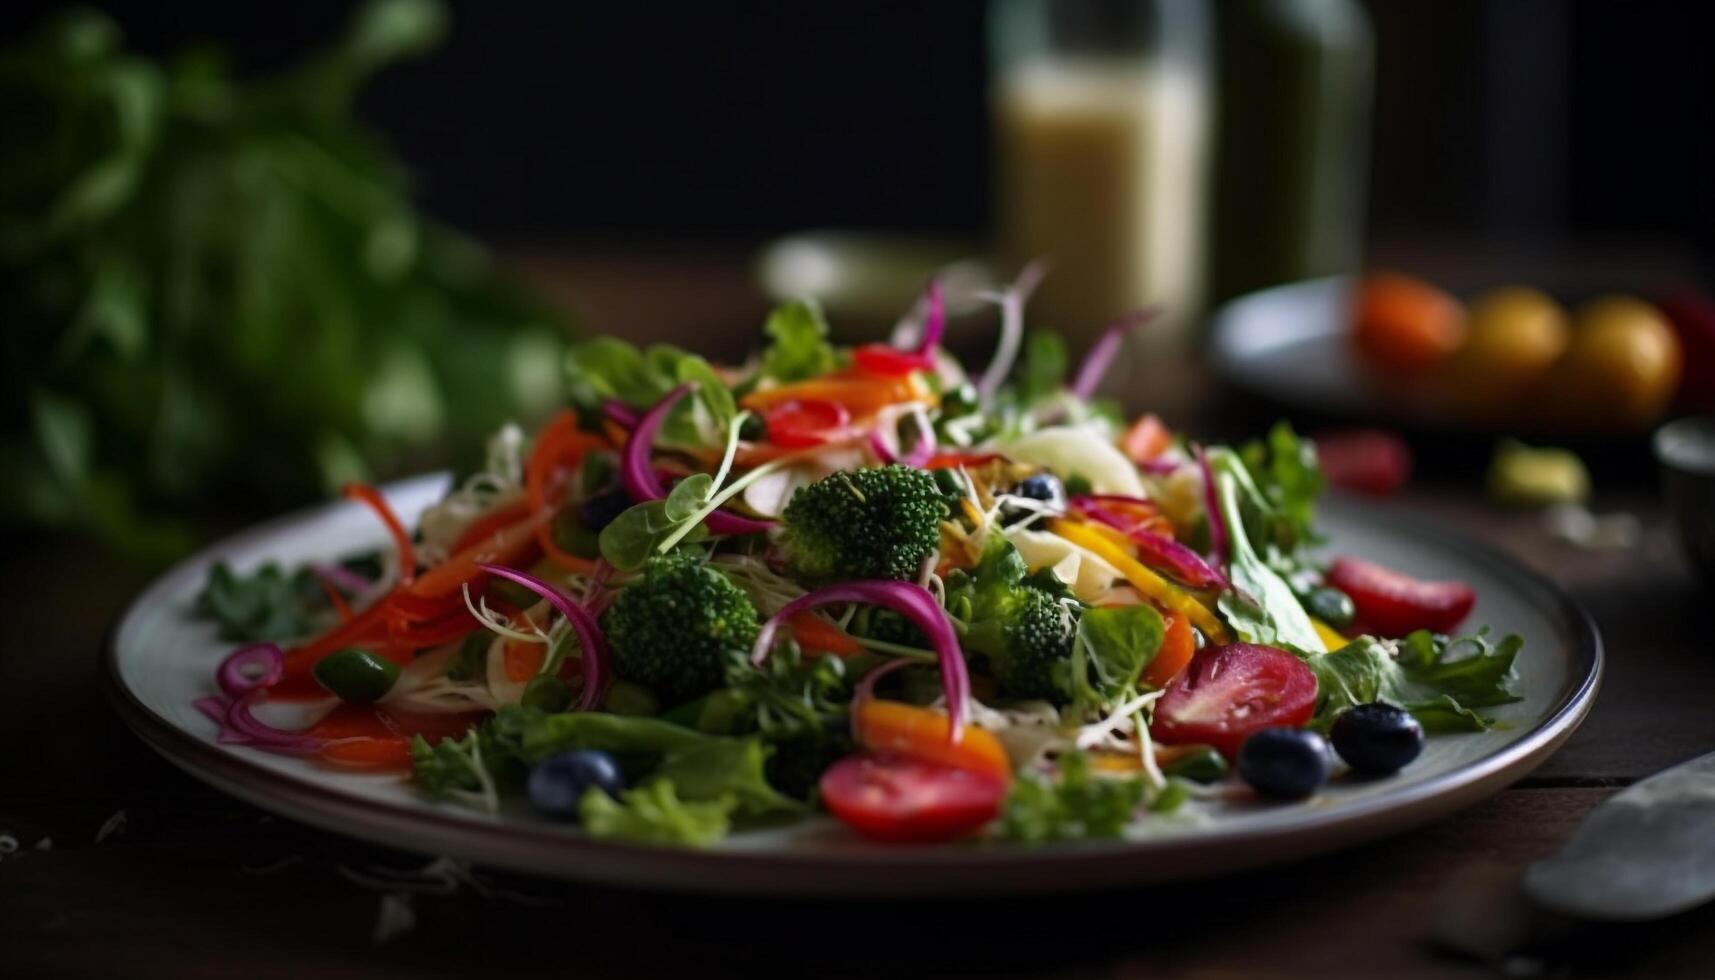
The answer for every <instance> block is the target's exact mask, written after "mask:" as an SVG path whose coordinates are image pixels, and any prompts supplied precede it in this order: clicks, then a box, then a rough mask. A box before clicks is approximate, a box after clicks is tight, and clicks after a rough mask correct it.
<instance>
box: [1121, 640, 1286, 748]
mask: <svg viewBox="0 0 1715 980" xmlns="http://www.w3.org/2000/svg"><path fill="white" fill-rule="evenodd" d="M1315 711H1316V674H1315V673H1314V672H1312V671H1311V669H1310V668H1309V667H1307V666H1305V664H1304V661H1302V660H1299V659H1298V658H1297V657H1295V656H1293V655H1292V654H1290V653H1287V652H1286V651H1285V650H1277V649H1275V648H1274V647H1265V646H1256V645H1254V644H1250V643H1232V644H1228V645H1227V646H1219V647H1204V648H1203V649H1202V650H1199V651H1197V655H1196V656H1194V657H1192V658H1191V665H1190V666H1189V667H1187V668H1186V669H1185V672H1184V673H1183V674H1180V675H1179V677H1178V678H1177V679H1176V680H1174V681H1173V683H1171V684H1169V685H1168V686H1167V693H1166V694H1164V695H1162V697H1161V700H1159V701H1157V702H1155V721H1154V722H1153V723H1152V724H1151V725H1150V726H1149V733H1150V734H1151V735H1153V736H1154V737H1155V738H1156V740H1157V741H1160V742H1162V743H1164V744H1167V745H1189V744H1193V743H1197V742H1202V743H1204V744H1207V745H1213V746H1214V747H1215V748H1216V749H1217V750H1218V751H1219V752H1220V753H1221V754H1222V755H1224V756H1226V757H1227V758H1229V759H1231V758H1233V757H1235V756H1236V755H1238V752H1239V746H1240V745H1242V744H1243V743H1244V740H1245V739H1246V738H1248V737H1250V735H1251V734H1252V733H1254V732H1259V731H1261V730H1262V729H1264V728H1280V727H1287V728H1298V727H1301V726H1303V725H1304V724H1306V723H1307V722H1309V721H1310V716H1311V715H1312V714H1314V713H1315Z"/></svg>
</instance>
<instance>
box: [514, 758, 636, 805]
mask: <svg viewBox="0 0 1715 980" xmlns="http://www.w3.org/2000/svg"><path fill="white" fill-rule="evenodd" d="M592 786H593V787H595V788H597V789H599V790H601V791H602V792H603V793H606V794H607V795H609V796H618V795H619V791H620V790H621V789H623V788H624V787H625V780H624V778H623V777H622V776H620V774H619V763H617V762H615V761H614V760H613V756H611V755H609V754H608V753H606V752H602V751H600V750H597V749H580V750H578V751H576V752H562V753H560V754H559V755H555V756H549V757H548V758H546V759H544V760H542V762H541V763H540V764H539V765H537V766H536V768H534V769H532V770H530V802H531V803H534V804H535V805H536V809H538V810H540V811H542V812H543V813H545V814H547V815H548V816H550V817H554V818H556V819H559V820H576V819H578V804H579V803H580V802H582V800H583V798H584V794H585V793H587V792H589V789H590V787H592Z"/></svg>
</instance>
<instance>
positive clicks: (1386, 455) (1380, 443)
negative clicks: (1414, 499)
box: [1316, 429, 1411, 497]
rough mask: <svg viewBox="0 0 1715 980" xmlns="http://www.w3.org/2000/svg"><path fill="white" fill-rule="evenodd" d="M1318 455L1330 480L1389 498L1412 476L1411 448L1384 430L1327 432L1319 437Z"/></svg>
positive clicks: (1336, 484)
mask: <svg viewBox="0 0 1715 980" xmlns="http://www.w3.org/2000/svg"><path fill="white" fill-rule="evenodd" d="M1316 456H1317V459H1319V460H1320V461H1321V463H1322V475H1323V476H1325V477H1327V479H1328V483H1329V484H1330V485H1332V486H1336V487H1340V488H1341V489H1344V490H1356V491H1358V492H1359V493H1367V494H1370V495H1371V496H1375V497H1385V496H1388V495H1389V494H1392V493H1395V492H1397V491H1398V490H1399V488H1400V487H1403V486H1405V482H1406V481H1407V480H1409V479H1411V448H1410V447H1409V446H1407V445H1406V444H1405V440H1404V439H1401V438H1400V437H1399V436H1396V435H1394V434H1393V433H1391V432H1384V431H1382V430H1381V429H1353V430H1350V431H1347V432H1324V433H1322V434H1320V435H1318V436H1317V437H1316Z"/></svg>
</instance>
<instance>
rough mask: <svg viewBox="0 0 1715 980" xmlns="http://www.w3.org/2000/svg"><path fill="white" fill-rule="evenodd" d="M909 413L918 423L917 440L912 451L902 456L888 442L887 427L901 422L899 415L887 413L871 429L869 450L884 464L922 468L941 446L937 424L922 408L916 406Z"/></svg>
mask: <svg viewBox="0 0 1715 980" xmlns="http://www.w3.org/2000/svg"><path fill="white" fill-rule="evenodd" d="M907 414H908V415H910V417H911V419H912V420H913V421H915V422H916V423H917V442H916V443H914V444H913V445H912V447H911V449H910V451H908V452H906V453H905V454H904V455H903V456H901V455H900V454H899V453H896V452H894V450H893V447H892V446H891V445H889V444H888V438H887V429H888V428H890V427H896V426H897V425H898V424H899V416H886V415H884V416H883V417H882V419H881V420H880V421H878V422H877V423H876V426H875V428H873V429H871V430H869V451H870V452H871V453H874V454H875V458H876V459H879V460H881V462H882V463H883V464H884V465H885V464H888V463H902V464H904V465H906V466H909V467H912V468H913V469H922V468H923V464H925V463H927V462H929V461H930V460H931V459H934V458H935V453H936V451H937V449H938V448H939V445H938V443H937V442H936V439H935V426H934V425H933V424H932V423H930V421H929V418H928V416H926V415H924V414H923V410H922V409H921V408H914V409H913V410H912V411H911V412H909V413H907Z"/></svg>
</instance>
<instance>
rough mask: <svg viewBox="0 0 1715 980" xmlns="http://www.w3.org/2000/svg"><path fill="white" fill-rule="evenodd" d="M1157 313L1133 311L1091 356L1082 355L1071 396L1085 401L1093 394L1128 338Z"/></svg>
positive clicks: (1152, 309) (1108, 332)
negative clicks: (1082, 358)
mask: <svg viewBox="0 0 1715 980" xmlns="http://www.w3.org/2000/svg"><path fill="white" fill-rule="evenodd" d="M1160 313H1161V308H1160V307H1158V306H1148V307H1144V308H1143V309H1141V310H1133V311H1132V312H1130V313H1127V314H1126V315H1125V316H1123V317H1120V318H1119V319H1118V320H1116V321H1114V323H1113V325H1111V326H1109V327H1108V329H1107V330H1106V331H1104V332H1103V333H1102V336H1101V338H1100V339H1098V340H1097V341H1096V343H1095V345H1094V346H1092V347H1091V348H1090V352H1089V353H1088V354H1085V355H1084V360H1083V363H1081V364H1079V365H1078V373H1077V374H1076V375H1074V376H1073V379H1072V394H1074V395H1076V396H1077V397H1078V398H1080V399H1083V400H1085V401H1088V400H1089V399H1090V396H1091V395H1094V394H1095V393H1096V388H1097V386H1099V385H1100V384H1101V383H1102V378H1103V377H1104V376H1106V375H1107V373H1108V368H1110V367H1113V363H1114V358H1116V357H1118V356H1119V352H1120V348H1121V347H1123V346H1124V345H1125V339H1126V337H1127V335H1129V334H1130V333H1131V332H1132V331H1133V330H1136V329H1137V328H1138V327H1141V326H1143V325H1144V324H1146V323H1148V322H1149V321H1151V320H1153V319H1155V318H1156V317H1157V316H1159V315H1160Z"/></svg>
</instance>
